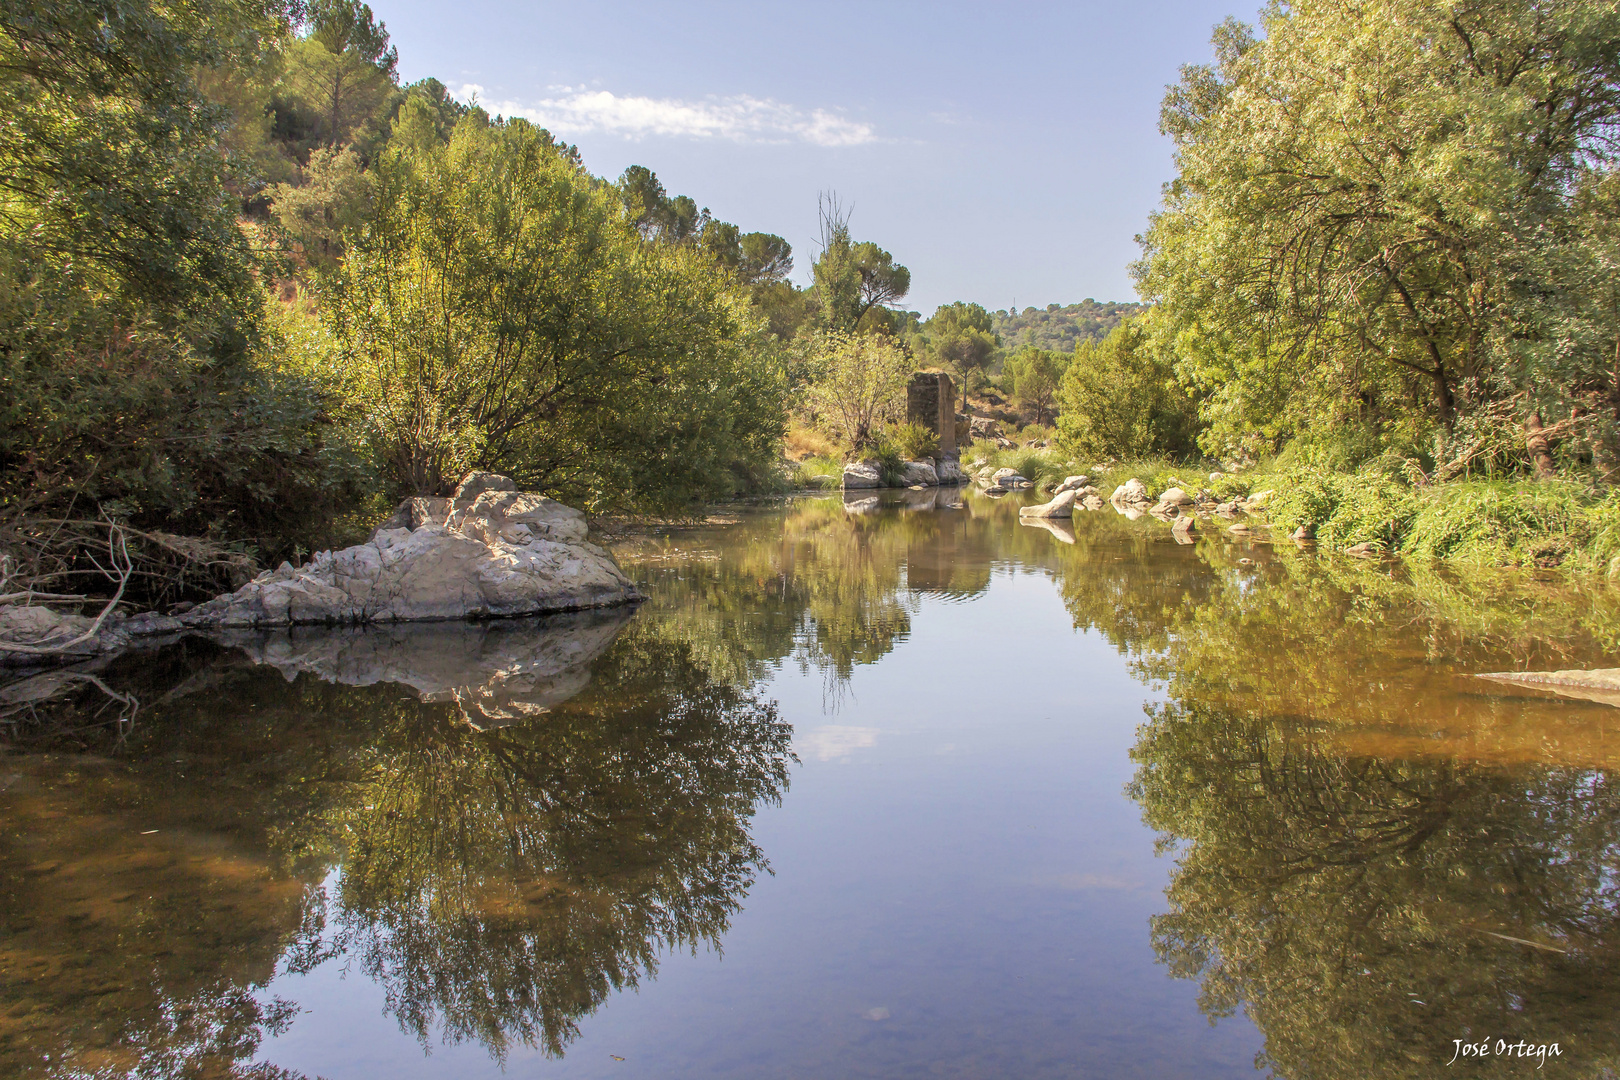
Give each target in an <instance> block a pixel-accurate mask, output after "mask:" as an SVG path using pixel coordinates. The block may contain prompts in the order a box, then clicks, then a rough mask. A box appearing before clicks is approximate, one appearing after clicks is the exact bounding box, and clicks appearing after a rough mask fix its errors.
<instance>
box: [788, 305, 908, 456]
mask: <svg viewBox="0 0 1620 1080" xmlns="http://www.w3.org/2000/svg"><path fill="white" fill-rule="evenodd" d="M813 365H814V369H813V374H812V377H811V383H810V385H809V386H808V387H807V388H806V399H807V401H808V403H809V404H810V406H811V408H812V409H813V410H814V411H815V412H816V413H817V414H818V415H820V416H823V417H825V418H826V419H827V421H828V422H830V423H831V424H832V425H833V427H834V428H836V429H837V431H838V433H839V435H840V436H841V437H842V438H843V440H844V441H845V442H846V443H847V444H848V445H849V447H850V449H851V450H853V451H854V452H855V453H857V454H859V453H862V452H864V451H867V450H870V449H872V447H874V446H875V445H876V443H877V434H878V429H879V427H880V426H881V425H882V424H883V423H884V422H886V421H888V420H892V419H896V418H898V417H899V415H900V413H901V411H902V408H903V405H904V400H905V388H906V379H907V377H908V376H909V375H910V374H911V359H910V357H908V356H907V355H906V354H905V352H904V351H902V350H901V349H900V347H899V346H898V345H895V344H894V343H893V342H892V341H890V340H889V339H888V338H886V337H884V336H882V335H872V334H860V335H853V336H845V335H837V334H828V335H825V336H824V337H822V338H821V339H820V341H818V342H817V349H816V357H815V360H814V362H813Z"/></svg>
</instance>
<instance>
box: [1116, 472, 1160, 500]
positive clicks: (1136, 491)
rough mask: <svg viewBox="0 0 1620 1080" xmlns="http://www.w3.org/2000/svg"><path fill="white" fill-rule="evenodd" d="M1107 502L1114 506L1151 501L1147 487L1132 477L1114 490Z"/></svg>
mask: <svg viewBox="0 0 1620 1080" xmlns="http://www.w3.org/2000/svg"><path fill="white" fill-rule="evenodd" d="M1108 501H1109V502H1111V503H1116V504H1123V503H1149V502H1152V501H1153V500H1152V499H1151V498H1149V496H1148V490H1147V485H1146V484H1144V483H1142V481H1140V480H1138V479H1136V478H1135V477H1134V476H1133V477H1131V479H1129V480H1127V481H1125V482H1124V483H1123V484H1121V485H1119V487H1117V488H1115V489H1114V493H1113V494H1112V495H1110V496H1109V497H1108Z"/></svg>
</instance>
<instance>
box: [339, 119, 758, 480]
mask: <svg viewBox="0 0 1620 1080" xmlns="http://www.w3.org/2000/svg"><path fill="white" fill-rule="evenodd" d="M376 174H377V179H376V190H375V199H374V206H375V209H374V212H373V218H372V220H371V222H370V224H369V225H368V226H367V227H366V228H365V229H363V230H360V231H359V232H357V233H354V234H352V235H351V236H350V237H349V238H348V244H349V252H348V255H347V257H346V258H345V260H344V262H343V264H342V266H341V267H340V268H339V270H338V272H337V273H336V274H335V275H334V276H333V277H332V278H331V279H330V281H329V282H328V284H327V286H326V287H325V290H326V299H327V309H328V310H329V312H330V316H331V318H332V323H333V328H334V331H335V333H336V335H337V338H338V341H339V343H340V347H341V349H342V351H343V355H344V356H345V357H346V358H348V361H349V363H351V364H352V365H354V367H355V370H356V371H358V372H359V373H360V383H361V390H360V393H361V398H362V401H363V403H364V408H365V411H366V413H367V415H368V416H369V417H370V418H371V422H372V425H373V430H374V443H373V445H374V451H375V453H376V455H377V458H378V460H379V462H380V463H381V465H382V467H383V469H384V471H385V473H386V476H387V478H388V481H389V482H390V483H391V484H393V485H395V486H396V487H397V488H398V489H400V490H402V491H412V492H422V493H432V492H442V491H445V490H448V489H449V488H450V487H452V486H453V485H454V484H455V482H456V480H457V479H458V478H459V477H460V476H461V475H462V473H463V472H465V471H466V470H468V469H471V468H489V469H496V470H499V471H501V472H504V473H507V474H508V475H511V476H513V477H514V478H515V479H517V480H518V481H519V482H520V483H521V484H523V485H525V486H527V487H532V488H534V489H536V490H545V491H553V492H558V493H566V494H568V495H570V496H571V497H576V498H580V499H583V500H584V501H586V502H587V503H589V504H591V505H600V504H607V503H616V504H619V505H627V504H633V505H642V506H659V507H673V506H680V505H684V504H685V502H686V501H687V500H689V499H691V498H695V497H700V496H704V495H709V496H714V495H718V494H722V493H729V491H730V490H732V486H733V485H734V484H735V483H736V482H737V479H738V476H739V474H746V473H749V472H750V471H751V470H757V469H760V468H762V467H763V462H764V461H765V460H766V459H767V458H769V456H770V455H771V454H772V453H773V452H774V449H775V446H774V440H775V439H777V438H779V437H780V433H781V430H782V423H783V405H782V396H781V395H782V384H781V376H780V364H779V362H778V361H777V359H776V358H775V355H774V353H773V352H772V350H771V349H770V348H768V347H766V346H765V345H764V343H763V342H762V341H761V340H760V336H759V335H758V332H757V327H756V326H755V324H754V323H753V322H752V320H751V318H750V316H749V314H748V312H747V311H746V310H745V307H744V305H743V302H742V300H741V298H739V297H737V296H735V295H734V294H732V293H731V292H730V291H728V289H729V286H728V283H727V282H725V281H724V280H723V279H717V278H716V276H715V275H714V274H713V273H712V272H710V271H709V270H708V269H707V267H706V265H705V263H704V261H703V259H702V256H701V254H700V253H698V252H697V251H695V250H692V249H689V248H687V247H685V246H675V245H666V244H658V243H648V242H646V241H644V240H642V239H641V237H640V236H638V235H637V233H636V230H635V229H634V228H632V227H631V223H630V222H628V221H627V220H626V217H625V215H624V213H623V210H622V204H621V201H620V199H619V197H618V196H617V194H616V193H615V192H614V191H613V189H612V188H610V187H606V186H603V185H598V184H596V183H593V181H592V179H591V178H590V177H589V176H588V175H587V174H585V173H584V171H583V170H582V169H580V168H579V166H578V165H577V163H576V160H575V158H574V156H573V155H572V154H571V153H570V152H569V150H568V148H564V147H560V146H559V145H558V144H557V143H555V142H554V141H553V140H552V138H551V137H550V135H549V134H547V133H546V132H544V131H542V130H540V129H538V128H535V127H534V126H533V125H530V124H528V123H527V122H525V121H522V120H512V121H509V122H507V123H506V124H504V125H488V124H484V123H482V122H480V119H479V118H478V117H475V116H468V117H467V118H465V119H463V120H462V122H461V123H460V124H458V125H457V127H456V129H455V133H454V135H453V136H452V137H451V140H450V143H449V145H448V146H443V147H438V146H432V147H426V148H419V147H397V148H392V149H390V150H389V151H388V152H387V153H386V154H385V155H384V157H383V160H382V161H381V162H380V163H379V165H378V167H377V169H376Z"/></svg>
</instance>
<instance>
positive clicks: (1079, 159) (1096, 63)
mask: <svg viewBox="0 0 1620 1080" xmlns="http://www.w3.org/2000/svg"><path fill="white" fill-rule="evenodd" d="M371 3H372V7H373V9H374V11H375V12H376V15H377V17H378V18H380V19H382V20H383V21H384V22H386V23H387V26H388V30H389V32H390V33H391V34H392V36H393V41H394V44H395V45H396V46H398V48H399V57H400V61H399V69H400V74H401V76H402V77H403V78H404V79H406V80H414V79H419V78H422V77H424V76H428V75H432V76H435V77H437V78H438V79H440V80H442V81H443V82H444V83H446V84H447V85H448V86H449V87H450V88H451V89H452V91H459V92H469V91H470V89H471V88H477V91H476V92H477V93H478V96H479V98H480V100H481V101H482V102H483V103H484V104H485V105H486V107H488V108H490V109H491V111H504V112H507V113H508V114H513V115H524V116H528V117H530V118H531V119H534V120H536V121H538V122H540V123H543V124H545V125H546V126H547V127H549V128H551V129H552V130H553V131H554V132H555V133H557V134H558V135H560V136H561V137H563V138H565V139H566V140H567V141H569V142H573V143H577V144H578V145H579V148H580V151H581V153H582V154H583V155H584V158H585V163H586V166H587V167H588V168H590V169H591V171H592V172H595V173H598V174H600V175H605V176H610V177H613V176H617V175H618V174H619V173H620V172H622V171H623V169H624V168H625V166H627V165H631V164H641V165H646V166H648V167H649V168H651V169H652V170H653V171H655V172H656V173H658V176H659V178H660V179H661V180H662V181H663V182H664V185H665V187H666V188H667V189H668V190H669V191H670V192H671V193H672V194H683V195H690V196H691V197H692V198H694V199H696V200H697V202H698V204H699V205H700V206H707V207H709V208H710V209H711V210H712V211H713V212H714V214H715V216H717V217H720V218H723V219H725V220H728V221H734V222H736V223H737V224H738V225H740V226H742V228H743V229H744V230H745V231H747V230H760V231H763V232H774V233H778V234H780V235H782V236H785V237H787V238H788V240H789V241H791V242H792V244H793V248H794V256H795V272H794V277H795V278H796V279H797V280H799V281H801V282H804V281H807V280H808V278H809V271H810V263H811V261H812V260H813V258H814V256H815V245H814V238H815V236H816V196H817V193H818V192H820V191H826V190H834V191H836V192H837V193H838V195H839V196H840V198H841V199H842V200H843V203H844V205H845V207H846V208H848V209H851V211H852V215H851V227H852V231H853V233H854V235H855V237H856V238H857V239H860V240H874V241H876V242H877V243H878V244H880V245H881V246H883V247H884V248H886V249H888V250H889V251H891V252H893V253H894V255H895V258H896V259H898V260H899V261H900V262H902V263H904V264H905V265H907V266H909V267H910V268H911V273H912V290H911V295H910V296H909V297H908V298H907V299H906V301H904V303H905V306H907V307H910V308H914V309H916V310H919V311H921V312H922V313H923V314H924V315H927V314H929V313H931V312H932V311H933V309H934V308H935V307H936V306H937V305H939V304H942V303H948V302H950V301H952V300H975V301H978V302H979V303H982V304H984V305H985V306H986V307H988V308H990V309H992V310H994V309H996V308H1004V307H1007V306H1008V305H1010V304H1012V303H1013V302H1014V301H1015V300H1016V302H1017V303H1018V305H1019V306H1020V307H1027V306H1029V305H1031V304H1034V305H1036V306H1042V307H1044V306H1045V305H1046V304H1049V303H1057V302H1062V303H1069V302H1073V301H1076V300H1080V299H1083V298H1085V297H1088V296H1090V297H1095V298H1096V299H1099V300H1110V299H1114V300H1128V299H1133V298H1134V295H1135V294H1134V292H1133V290H1132V288H1131V282H1130V276H1129V273H1128V271H1127V266H1128V264H1129V263H1130V261H1131V260H1132V259H1133V258H1135V257H1136V252H1137V249H1136V244H1135V241H1134V237H1135V235H1136V234H1137V233H1138V232H1140V231H1141V230H1142V228H1143V226H1144V225H1145V224H1146V221H1147V215H1148V213H1149V212H1150V211H1151V210H1152V209H1153V207H1154V206H1155V205H1156V204H1157V202H1158V199H1159V187H1160V185H1161V184H1162V183H1163V182H1164V181H1166V180H1168V179H1169V178H1170V175H1171V156H1170V146H1169V142H1168V140H1166V139H1165V138H1164V137H1163V136H1161V135H1159V133H1158V108H1159V101H1160V99H1161V98H1162V96H1163V94H1164V87H1165V84H1167V83H1170V82H1173V81H1175V79H1176V77H1177V69H1178V68H1179V67H1180V65H1182V64H1184V63H1188V62H1202V61H1205V60H1207V59H1208V58H1209V54H1210V52H1209V33H1210V29H1211V27H1212V26H1213V25H1214V24H1215V23H1216V22H1218V21H1220V20H1221V19H1222V18H1224V17H1225V16H1227V15H1229V14H1235V15H1237V16H1238V17H1240V18H1243V19H1245V20H1246V21H1252V20H1253V18H1254V14H1255V7H1254V6H1249V5H1251V4H1253V0H1247V3H1245V4H1244V5H1243V6H1235V5H1234V3H1233V0H1165V2H1160V3H1154V2H1145V3H1135V4H1124V3H1108V4H1105V3H1093V2H1083V3H1067V4H1057V3H1028V4H950V3H930V4H923V3H886V2H883V0H869V2H867V3H844V2H830V3H827V2H824V3H818V4H783V3H775V4H767V3H758V2H754V3H706V4H696V3H694V4H670V3H667V2H666V3H656V4H654V3H642V2H640V0H621V2H617V3H606V4H591V3H579V2H577V0H575V2H571V3H566V4H564V3H552V2H549V0H548V2H541V3H501V2H496V0H460V2H458V3H455V4H445V3H442V2H428V0H371ZM1256 6H1257V5H1256Z"/></svg>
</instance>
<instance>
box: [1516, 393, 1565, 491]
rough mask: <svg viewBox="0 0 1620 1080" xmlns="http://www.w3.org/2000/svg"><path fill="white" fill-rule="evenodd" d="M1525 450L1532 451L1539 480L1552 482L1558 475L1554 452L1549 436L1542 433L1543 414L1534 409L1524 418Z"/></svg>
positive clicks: (1531, 456)
mask: <svg viewBox="0 0 1620 1080" xmlns="http://www.w3.org/2000/svg"><path fill="white" fill-rule="evenodd" d="M1524 448H1525V449H1526V450H1528V451H1530V461H1531V463H1532V464H1534V465H1535V467H1536V479H1537V480H1551V479H1552V478H1553V477H1554V476H1556V475H1557V474H1558V470H1557V469H1556V468H1554V467H1553V459H1552V450H1551V448H1550V447H1549V446H1548V443H1547V436H1546V435H1545V434H1543V433H1542V428H1541V413H1540V412H1538V411H1536V410H1534V409H1532V410H1531V411H1530V415H1529V416H1527V417H1525V418H1524Z"/></svg>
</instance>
